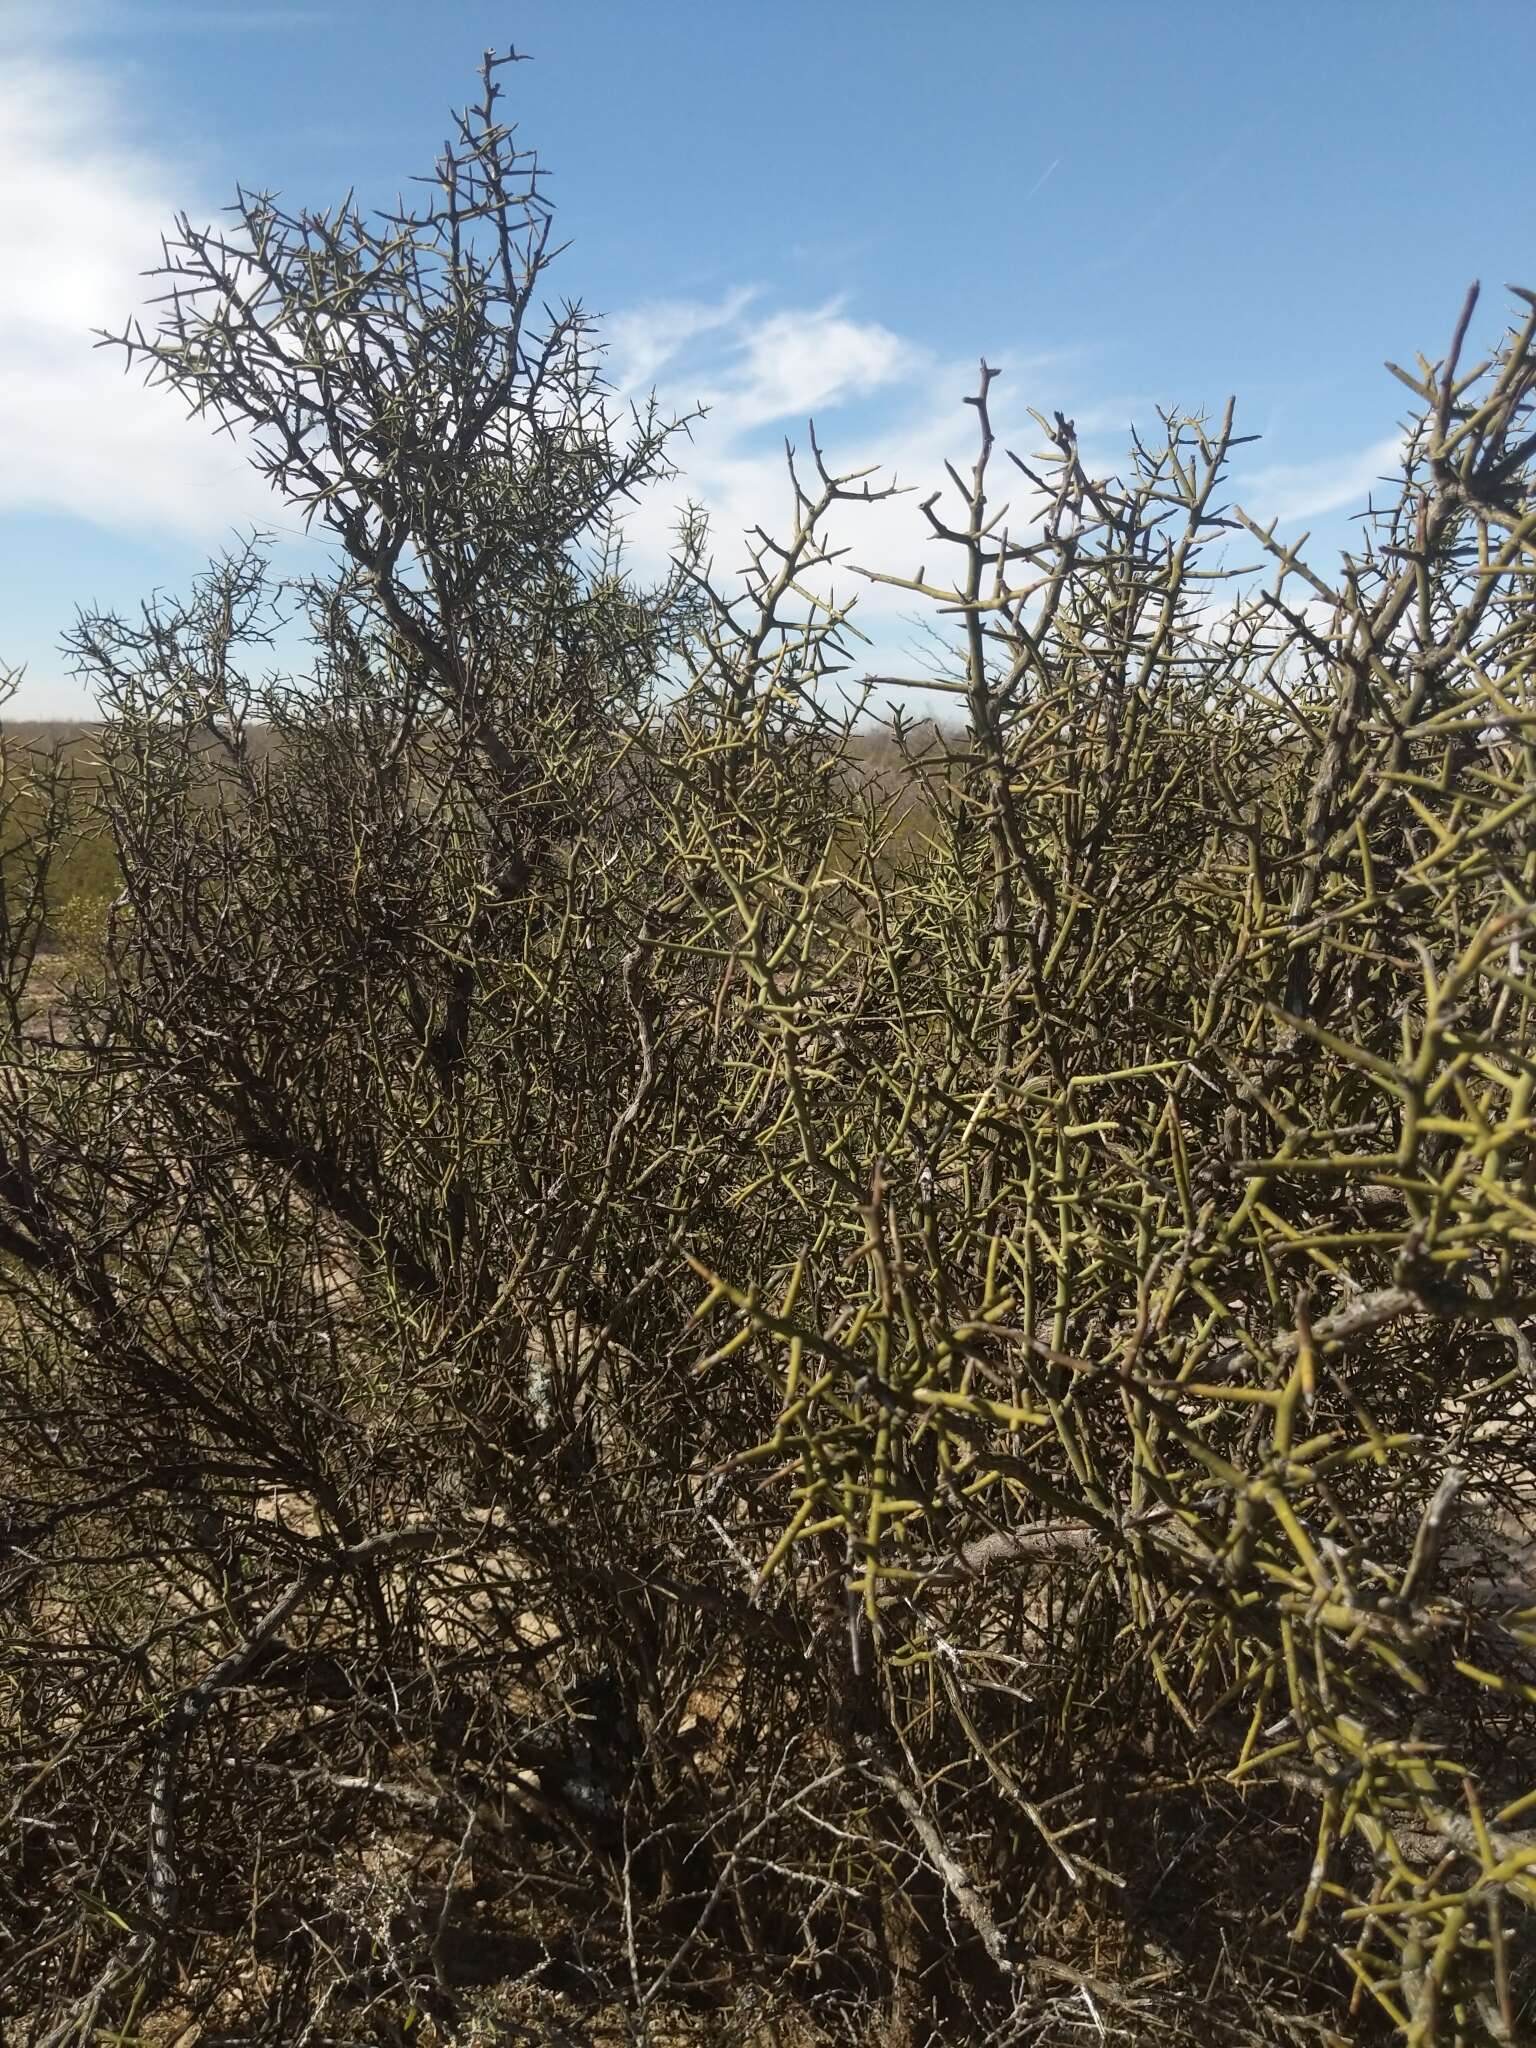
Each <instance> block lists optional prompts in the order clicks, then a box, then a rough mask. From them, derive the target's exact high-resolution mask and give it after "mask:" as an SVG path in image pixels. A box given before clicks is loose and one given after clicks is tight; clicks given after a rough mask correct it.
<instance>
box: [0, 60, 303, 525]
mask: <svg viewBox="0 0 1536 2048" xmlns="http://www.w3.org/2000/svg"><path fill="white" fill-rule="evenodd" d="M0 190H3V191H4V193H5V205H4V207H3V209H0V445H3V447H4V450H5V461H4V464H3V466H0V511H13V512H16V511H28V512H37V511H43V512H49V513H63V514H69V515H73V516H74V517H76V518H79V519H83V520H87V521H89V522H90V523H92V524H93V525H96V526H102V527H108V528H119V529H132V530H136V531H143V530H144V529H145V528H146V527H148V528H151V529H159V530H162V531H165V532H169V533H174V534H182V535H186V536H189V537H197V538H200V539H209V540H218V539H220V538H222V537H223V536H224V535H225V534H227V532H228V530H229V528H230V526H231V525H232V524H235V523H237V522H239V521H241V520H256V521H259V520H260V519H261V518H262V517H263V516H265V515H268V514H270V513H272V512H274V511H276V509H277V508H276V506H275V503H274V501H273V499H272V498H271V496H270V494H269V493H268V491H267V489H266V487H265V486H264V485H263V484H262V483H261V482H260V480H259V479H258V478H257V477H256V476H255V475H254V474H253V473H252V472H251V470H250V469H249V467H248V466H247V464H246V463H245V461H244V460H243V459H242V456H241V454H240V452H239V450H238V448H237V447H236V446H235V445H234V444H233V443H232V442H231V441H230V440H229V439H228V438H217V437H215V436H214V435H213V434H212V433H210V432H209V431H208V429H207V427H206V426H189V425H188V424H187V422H186V420H185V419H184V418H183V417H182V416H181V412H180V408H179V407H178V405H177V404H176V402H175V401H174V400H173V399H171V398H169V397H168V395H167V394H166V393H165V392H163V391H150V390H146V389H144V388H143V386H142V384H141V382H140V381H139V379H138V377H137V376H136V375H132V376H129V377H126V378H125V376H124V369H123V358H122V355H121V352H120V351H117V350H110V349H99V348H96V347H95V346H94V343H93V336H92V330H93V329H94V328H109V329H110V328H117V329H121V327H122V324H123V322H124V320H125V319H126V318H127V317H128V316H129V314H131V313H133V312H134V311H136V310H137V309H139V308H141V307H143V306H144V304H145V301H146V298H147V297H148V296H149V293H150V291H151V290H152V289H153V287H152V286H151V285H150V284H149V282H148V281H147V280H146V279H145V278H144V277H143V276H142V275H141V273H142V271H143V270H144V268H145V267H146V266H147V265H148V264H149V263H150V262H151V261H152V260H153V258H154V256H155V254H156V251H157V250H158V248H159V242H160V236H161V234H162V233H163V232H164V231H165V229H166V228H167V227H168V226H169V224H170V221H171V217H172V214H173V212H174V210H175V208H176V206H177V205H178V204H180V203H185V202H186V201H187V199H188V197H189V195H188V193H187V192H186V191H185V189H184V188H183V187H182V186H181V184H180V181H179V179H178V178H177V175H176V172H175V169H174V167H173V166H171V165H169V164H167V163H166V162H164V161H163V160H161V159H159V158H157V157H156V156H154V155H152V154H150V153H149V152H148V151H147V150H146V149H145V148H144V147H143V146H142V145H141V144H138V143H136V142H135V141H134V140H133V138H132V137H131V136H130V135H129V134H128V133H127V131H126V128H125V125H124V123H123V121H122V119H121V113H120V109H119V107H118V104H117V100H116V96H115V94H114V93H113V91H112V90H111V88H110V87H109V86H108V85H107V84H106V82H105V81H104V80H102V79H101V78H100V77H99V76H98V75H97V74H95V73H94V72H93V71H92V70H90V69H88V68H87V67H85V66H83V65H80V64H78V63H76V62H72V61H69V60H66V59H63V58H60V57H56V56H50V55H47V54H44V53H42V52H39V51H32V52H18V51H15V50H13V51H12V52H11V53H10V54H9V56H8V59H7V61H6V62H5V63H4V65H0Z"/></svg>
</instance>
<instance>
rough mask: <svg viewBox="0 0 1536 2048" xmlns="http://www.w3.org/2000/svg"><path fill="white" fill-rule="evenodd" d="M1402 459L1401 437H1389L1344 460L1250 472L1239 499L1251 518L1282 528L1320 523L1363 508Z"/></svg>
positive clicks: (1282, 465) (1286, 464) (1290, 464)
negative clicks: (1270, 521) (1309, 521)
mask: <svg viewBox="0 0 1536 2048" xmlns="http://www.w3.org/2000/svg"><path fill="white" fill-rule="evenodd" d="M1402 460H1403V442H1402V437H1401V435H1399V434H1391V435H1388V436H1387V438H1386V439H1385V440H1382V441H1373V442H1372V443H1371V444H1370V446H1369V447H1367V448H1360V449H1356V450H1353V451H1352V452H1350V453H1348V454H1344V455H1327V456H1322V457H1320V458H1319V459H1318V460H1317V461H1314V462H1275V463H1269V464H1265V465H1261V466H1258V467H1255V468H1254V469H1252V470H1249V471H1247V472H1246V473H1245V475H1244V477H1243V479H1242V490H1241V492H1240V493H1239V495H1240V497H1241V500H1242V502H1243V503H1244V504H1245V505H1246V506H1247V507H1248V509H1249V510H1250V511H1251V512H1252V513H1253V515H1254V516H1255V517H1256V518H1263V519H1266V520H1268V519H1278V520H1280V522H1281V523H1282V524H1283V525H1289V524H1292V523H1293V522H1294V521H1296V520H1298V519H1322V518H1325V517H1326V516H1327V514H1328V513H1330V512H1343V511H1349V510H1353V509H1354V508H1355V507H1357V506H1363V505H1364V504H1365V502H1366V500H1367V499H1368V498H1369V497H1370V496H1371V493H1372V491H1373V490H1374V489H1375V487H1376V485H1377V483H1378V482H1379V481H1380V479H1381V478H1383V477H1391V476H1393V475H1394V474H1397V473H1399V472H1400V470H1401V467H1402Z"/></svg>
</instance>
